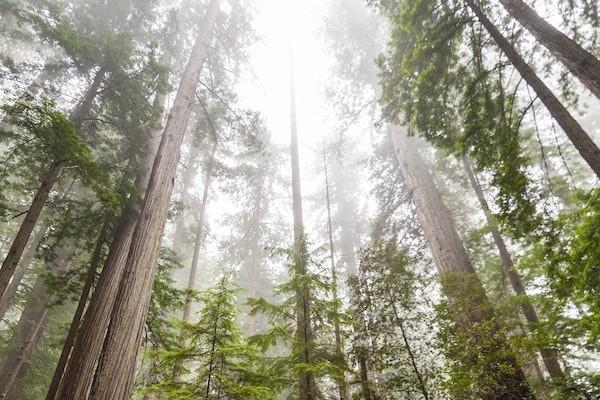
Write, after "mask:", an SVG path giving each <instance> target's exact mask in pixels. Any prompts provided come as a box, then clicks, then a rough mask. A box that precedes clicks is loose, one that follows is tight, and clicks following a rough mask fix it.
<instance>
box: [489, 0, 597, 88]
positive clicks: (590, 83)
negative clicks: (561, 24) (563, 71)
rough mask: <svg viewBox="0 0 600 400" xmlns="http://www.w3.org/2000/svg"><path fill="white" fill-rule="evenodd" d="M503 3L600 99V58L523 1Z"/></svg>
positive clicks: (502, 0)
mask: <svg viewBox="0 0 600 400" xmlns="http://www.w3.org/2000/svg"><path fill="white" fill-rule="evenodd" d="M500 3H502V5H503V6H504V8H505V9H506V10H507V11H508V12H509V14H510V15H511V16H512V17H513V18H515V19H516V20H517V21H519V23H520V24H521V25H523V26H524V27H525V28H527V30H528V31H529V32H531V33H532V34H533V36H535V38H536V39H537V41H538V42H539V43H540V44H542V46H544V47H545V48H547V49H548V50H549V51H550V53H552V55H554V56H555V57H556V58H557V59H558V60H559V61H560V62H562V63H563V64H564V65H565V66H566V67H567V68H568V69H569V71H571V73H572V74H573V75H575V76H576V77H577V78H578V79H579V80H580V81H581V83H583V85H584V86H585V87H586V88H588V89H589V90H590V91H591V92H592V93H593V94H594V95H595V96H596V97H598V98H600V61H599V60H598V59H597V58H596V57H594V55H593V54H592V53H590V52H589V51H587V50H585V49H584V48H583V47H581V46H580V45H579V44H578V43H577V42H575V41H574V40H573V39H571V38H569V37H568V36H567V35H565V34H564V33H562V32H561V31H559V30H558V29H556V28H555V27H554V26H552V25H551V24H550V23H548V22H546V21H545V20H544V19H543V18H542V17H540V16H539V15H538V14H537V13H536V12H535V10H533V9H532V8H531V7H529V6H528V5H527V4H526V3H525V2H524V1H522V0H500Z"/></svg>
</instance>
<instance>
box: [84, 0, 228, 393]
mask: <svg viewBox="0 0 600 400" xmlns="http://www.w3.org/2000/svg"><path fill="white" fill-rule="evenodd" d="M218 11H219V1H218V0H211V2H210V3H209V5H208V11H207V14H206V16H205V17H204V20H203V21H202V23H201V25H200V29H199V33H198V36H197V38H196V43H195V44H194V47H193V49H192V53H191V55H190V59H189V61H188V63H187V65H186V68H185V70H184V72H183V75H182V79H181V83H180V85H179V89H178V91H177V95H176V97H175V100H174V103H173V108H172V109H171V111H170V113H169V117H168V120H167V126H166V128H165V131H164V132H163V135H162V139H161V143H160V146H159V149H158V152H157V154H156V158H155V160H154V165H153V167H152V173H151V175H150V181H149V184H148V189H147V191H146V196H145V199H144V203H143V205H142V208H141V210H140V218H139V222H138V224H137V227H136V229H135V232H134V234H133V237H132V241H131V246H130V249H129V254H128V256H127V263H126V265H125V271H124V274H123V278H122V280H121V285H120V287H119V292H118V294H117V299H116V301H115V306H114V309H113V312H112V314H111V321H110V326H109V329H108V332H107V335H106V339H105V342H104V346H103V349H102V354H101V358H100V362H99V364H98V368H97V371H96V375H95V379H94V382H93V385H92V392H91V395H90V398H91V399H94V400H97V399H104V400H125V399H129V397H130V396H131V390H132V388H133V378H134V373H135V364H136V359H137V354H138V352H139V347H140V343H141V340H142V333H143V328H144V324H145V321H146V315H147V311H148V305H149V301H150V295H151V292H152V285H153V283H154V276H155V273H156V261H157V258H158V254H159V251H160V242H161V238H162V232H163V229H164V225H165V222H166V218H167V213H168V210H169V201H170V198H171V193H172V191H173V184H174V179H175V173H176V169H177V164H178V163H179V158H180V151H181V144H182V142H183V137H184V134H185V131H186V128H187V124H188V121H189V116H190V112H191V108H192V105H193V102H194V96H195V92H196V88H197V86H198V78H199V76H200V72H201V69H202V64H203V62H204V60H205V58H206V55H207V44H206V42H207V41H208V38H209V35H210V32H211V31H212V28H213V25H214V23H215V21H216V17H217V14H218Z"/></svg>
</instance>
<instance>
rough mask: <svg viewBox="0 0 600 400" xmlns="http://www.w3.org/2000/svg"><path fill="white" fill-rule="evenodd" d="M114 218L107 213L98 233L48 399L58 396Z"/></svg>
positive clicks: (47, 395)
mask: <svg viewBox="0 0 600 400" xmlns="http://www.w3.org/2000/svg"><path fill="white" fill-rule="evenodd" d="M112 220H113V217H112V214H107V215H106V217H105V218H104V224H103V225H102V228H101V229H100V233H99V234H98V239H97V240H96V246H95V248H94V252H93V253H92V258H91V260H90V267H89V269H88V272H87V275H86V277H85V282H84V284H83V289H82V291H81V296H80V297H79V303H78V304H77V308H76V309H75V314H74V315H73V319H72V320H71V325H70V326H69V331H68V333H67V338H66V339H65V343H64V345H63V348H62V352H61V353H60V358H59V359H58V364H57V365H56V368H55V369H54V375H53V376H52V382H51V383H50V387H49V389H48V393H47V394H46V400H53V399H54V397H55V396H56V392H57V390H58V387H59V385H60V381H61V378H62V376H63V373H64V371H65V367H66V366H67V361H68V360H69V355H70V354H71V349H72V348H73V344H74V343H75V338H76V337H77V331H78V329H79V325H80V323H81V317H82V315H83V311H84V309H85V306H86V304H87V300H88V297H89V295H90V291H91V290H92V286H93V285H94V281H95V280H96V272H97V271H98V266H99V265H100V259H101V258H102V248H103V247H104V243H105V242H106V239H107V237H108V231H109V228H110V224H111V222H112Z"/></svg>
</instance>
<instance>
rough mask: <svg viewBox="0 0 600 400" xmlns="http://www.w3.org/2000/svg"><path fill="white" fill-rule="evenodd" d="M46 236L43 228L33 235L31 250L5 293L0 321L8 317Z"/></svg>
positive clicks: (0, 308) (1, 300)
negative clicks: (9, 310)
mask: <svg viewBox="0 0 600 400" xmlns="http://www.w3.org/2000/svg"><path fill="white" fill-rule="evenodd" d="M45 234H46V228H42V229H39V230H38V232H36V233H35V234H34V235H33V239H32V240H31V242H30V244H29V248H28V249H27V252H25V255H24V256H23V258H22V259H21V261H20V262H19V266H18V267H17V269H16V270H15V273H14V275H13V277H12V279H11V280H10V284H9V285H8V287H7V288H6V291H5V292H4V295H3V296H2V298H1V299H0V320H2V319H4V316H5V315H6V312H7V311H8V309H9V307H10V303H11V301H12V299H13V298H14V297H15V295H16V294H17V290H18V289H19V285H21V281H22V280H23V277H25V274H26V273H27V271H28V270H29V267H30V266H31V263H32V262H33V259H34V258H35V254H36V253H37V249H38V246H39V245H40V243H41V241H42V239H43V238H44V236H45Z"/></svg>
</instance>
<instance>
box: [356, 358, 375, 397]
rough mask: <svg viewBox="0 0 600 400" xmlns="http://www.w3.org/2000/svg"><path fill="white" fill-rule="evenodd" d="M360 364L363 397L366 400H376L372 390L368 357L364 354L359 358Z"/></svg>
mask: <svg viewBox="0 0 600 400" xmlns="http://www.w3.org/2000/svg"><path fill="white" fill-rule="evenodd" d="M358 364H359V368H360V383H361V387H362V395H363V397H364V398H365V400H375V397H374V396H373V392H372V390H371V382H369V369H368V367H367V357H366V355H364V354H362V353H361V354H360V355H359V356H358Z"/></svg>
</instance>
